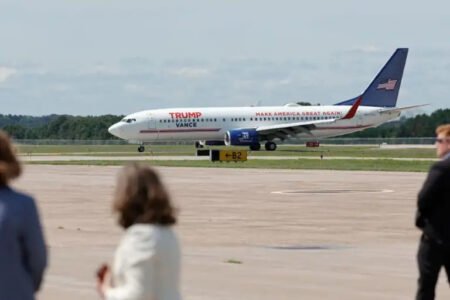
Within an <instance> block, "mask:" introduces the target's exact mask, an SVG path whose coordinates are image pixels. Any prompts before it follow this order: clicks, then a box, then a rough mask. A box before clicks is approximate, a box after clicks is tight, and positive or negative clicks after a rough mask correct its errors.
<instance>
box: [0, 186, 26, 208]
mask: <svg viewBox="0 0 450 300" xmlns="http://www.w3.org/2000/svg"><path fill="white" fill-rule="evenodd" d="M0 193H1V194H2V195H3V196H4V197H5V198H8V199H11V200H14V201H17V203H20V204H34V198H33V197H32V196H30V195H28V194H26V193H24V192H21V191H18V190H16V189H14V188H11V187H2V188H1V189H0Z"/></svg>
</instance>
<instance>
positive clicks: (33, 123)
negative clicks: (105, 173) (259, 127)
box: [0, 109, 450, 140]
mask: <svg viewBox="0 0 450 300" xmlns="http://www.w3.org/2000/svg"><path fill="white" fill-rule="evenodd" d="M122 118H123V116H115V115H103V116H87V117H82V116H71V115H49V116H42V117H34V116H21V115H1V114H0V128H2V129H3V130H5V131H6V132H8V133H9V134H10V135H11V136H13V137H14V138H15V139H70V140H111V139H116V138H115V137H114V136H112V135H111V134H109V132H108V127H109V126H111V125H112V124H114V123H116V122H118V121H119V120H121V119H122ZM449 123H450V109H438V110H436V111H434V112H433V113H431V114H430V115H427V114H420V115H416V116H415V117H412V118H405V117H403V118H401V119H400V120H398V121H394V122H390V123H386V124H383V125H381V126H379V127H377V128H370V129H367V130H364V131H360V132H356V133H353V134H350V135H346V137H361V138H368V137H373V138H386V137H433V136H434V135H435V133H434V130H435V128H436V127H437V126H438V125H440V124H449Z"/></svg>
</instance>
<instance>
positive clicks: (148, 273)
mask: <svg viewBox="0 0 450 300" xmlns="http://www.w3.org/2000/svg"><path fill="white" fill-rule="evenodd" d="M113 208H114V211H115V212H116V213H117V214H118V222H119V224H120V226H122V227H123V228H124V229H125V234H124V236H123V237H122V240H121V241H120V244H119V246H118V247H117V250H116V253H115V258H114V265H113V267H112V270H110V268H109V267H108V266H107V265H103V266H101V267H100V268H99V270H98V272H97V277H98V281H97V290H98V291H99V293H100V296H101V297H102V298H103V299H107V300H122V299H123V300H125V299H127V300H137V299H142V300H144V299H145V300H180V299H181V296H180V292H179V286H180V248H179V244H178V239H177V237H176V235H175V233H174V231H173V230H172V226H173V225H174V224H175V223H176V217H175V210H174V208H173V207H172V205H171V202H170V199H169V196H168V194H167V192H166V189H165V188H164V186H163V184H162V183H161V181H160V179H159V176H158V175H157V174H156V173H155V171H153V170H152V169H151V168H149V167H147V166H143V165H139V164H131V165H128V166H126V167H124V168H123V170H122V171H121V172H120V174H119V177H118V181H117V186H116V192H115V199H114V203H113Z"/></svg>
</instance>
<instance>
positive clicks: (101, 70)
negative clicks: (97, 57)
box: [82, 64, 122, 75]
mask: <svg viewBox="0 0 450 300" xmlns="http://www.w3.org/2000/svg"><path fill="white" fill-rule="evenodd" d="M82 73H84V74H95V75H120V74H121V73H122V72H121V70H120V69H119V68H118V67H116V66H112V65H105V64H97V65H94V66H92V67H90V68H88V69H87V70H86V71H84V72H82Z"/></svg>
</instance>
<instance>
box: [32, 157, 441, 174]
mask: <svg viewBox="0 0 450 300" xmlns="http://www.w3.org/2000/svg"><path fill="white" fill-rule="evenodd" d="M140 162H141V163H147V164H150V165H152V166H164V167H201V168H254V169H291V170H294V169H295V170H296V169H309V170H312V169H314V170H361V171H401V172H426V171H428V169H429V167H430V165H431V164H432V162H431V161H398V160H391V159H377V160H364V159H363V160H350V159H330V160H326V159H324V160H312V159H292V160H291V159H289V160H249V161H247V162H237V163H235V162H228V163H227V162H222V163H220V162H214V163H212V162H210V161H207V160H204V161H193V160H145V161H140ZM29 163H30V164H49V165H89V166H91V165H92V166H121V165H124V164H127V163H129V162H127V161H123V160H91V161H82V160H78V161H77V160H73V161H34V162H29Z"/></svg>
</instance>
